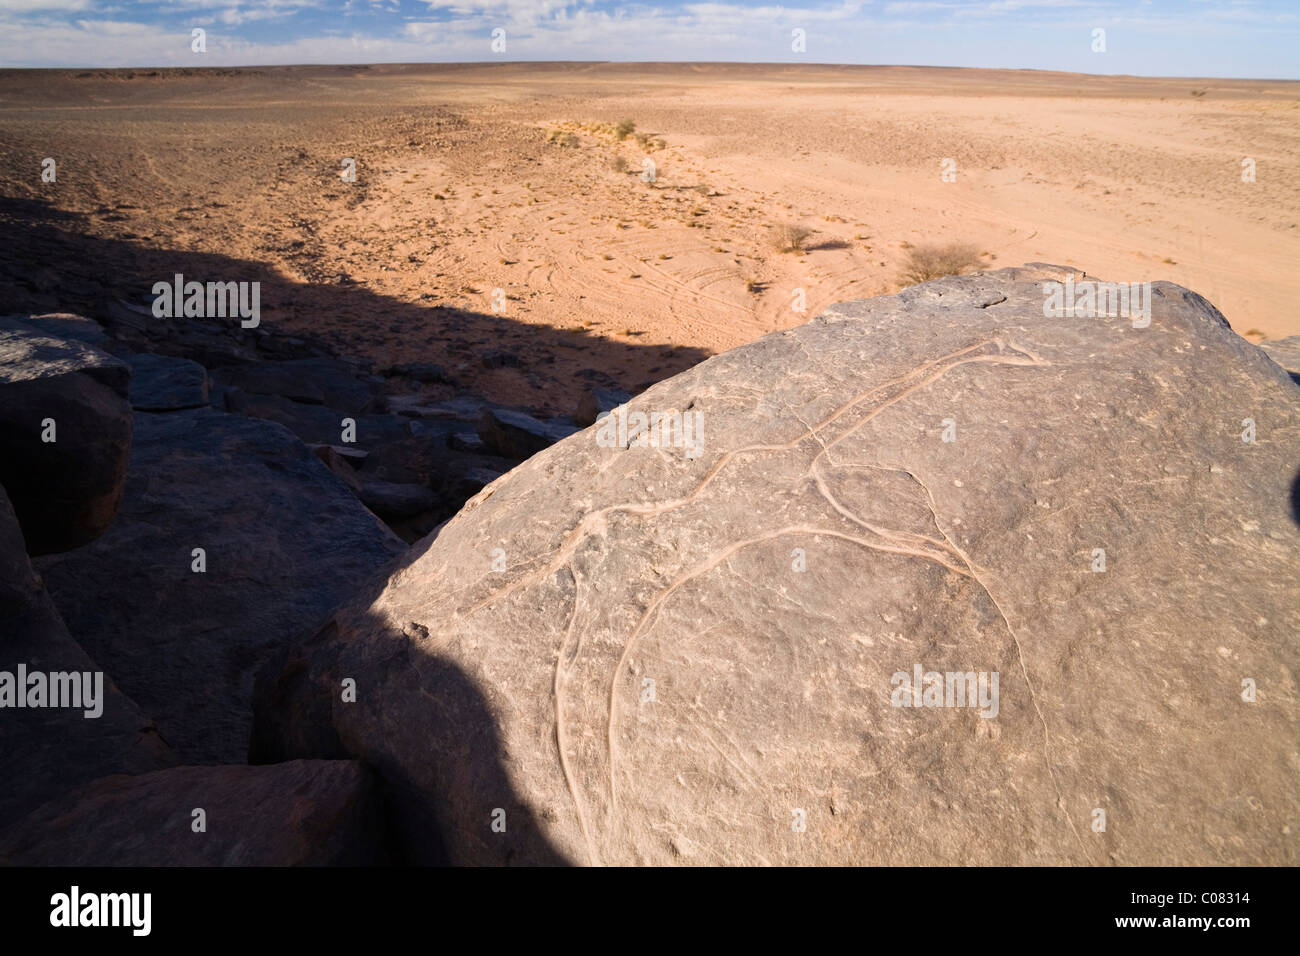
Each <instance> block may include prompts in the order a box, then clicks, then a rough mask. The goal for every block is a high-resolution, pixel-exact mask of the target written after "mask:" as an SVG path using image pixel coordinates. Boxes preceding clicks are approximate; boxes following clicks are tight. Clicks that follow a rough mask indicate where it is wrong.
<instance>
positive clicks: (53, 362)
mask: <svg viewBox="0 0 1300 956" xmlns="http://www.w3.org/2000/svg"><path fill="white" fill-rule="evenodd" d="M1297 119H1300V82H1297V81H1290V80H1228V79H1184V78H1140V77H1128V76H1101V75H1084V74H1073V73H1054V72H1045V71H1034V70H993V69H950V68H940V67H903V66H879V67H868V66H827V65H791V64H763V65H759V64H740V63H603V62H602V63H587V62H582V63H579V62H574V63H563V62H556V63H498V64H487V63H474V64H449V65H423V64H422V65H414V64H412V65H403V64H375V65H369V66H362V65H358V66H293V67H241V68H233V67H232V68H214V69H194V68H167V69H163V68H159V69H121V70H108V69H78V70H40V71H35V70H2V71H0V227H2V228H3V229H4V230H5V234H6V243H5V255H4V256H3V257H0V572H3V573H2V574H0V634H2V635H3V638H4V640H3V644H0V646H3V647H4V648H5V650H6V652H7V653H8V654H9V657H10V658H12V659H9V658H6V659H2V660H0V671H4V672H5V673H8V672H13V673H22V674H24V675H38V676H39V675H44V674H47V673H48V674H55V675H58V674H65V675H66V674H76V675H84V678H85V680H86V681H92V680H93V682H94V683H93V686H94V688H95V693H94V695H93V696H94V709H95V711H96V712H97V713H96V716H95V718H94V719H87V717H86V715H84V714H83V713H82V712H81V711H80V710H78V709H76V708H73V707H71V706H59V702H60V701H61V700H62V697H60V696H59V695H55V696H54V697H50V696H49V695H46V694H44V693H40V694H37V695H35V696H34V697H33V696H31V695H28V696H26V697H24V696H18V697H17V698H16V699H17V700H37V701H39V703H38V704H33V705H30V706H28V705H26V704H24V706H21V707H5V708H0V778H2V779H4V780H6V781H7V784H6V786H5V788H4V789H3V790H0V864H8V865H13V866H20V867H22V866H192V867H219V866H235V867H247V866H268V867H283V866H357V865H365V866H372V865H392V864H399V865H429V866H444V865H454V866H483V865H492V866H496V865H511V866H530V865H595V866H600V865H614V866H642V865H654V866H679V865H691V866H773V865H777V866H899V867H904V866H914V865H918V864H921V865H979V866H1054V867H1109V866H1178V867H1193V866H1291V865H1294V864H1295V863H1296V860H1297V847H1296V836H1295V834H1296V832H1297V825H1296V820H1297V814H1298V813H1300V804H1298V803H1297V793H1300V788H1297V786H1296V782H1297V770H1298V768H1300V764H1298V763H1297V758H1296V754H1295V733H1294V730H1295V722H1296V719H1297V702H1296V686H1295V680H1294V675H1295V673H1296V672H1297V670H1300V659H1298V654H1297V645H1296V642H1295V634H1296V633H1298V632H1300V598H1298V596H1297V592H1296V587H1295V582H1296V581H1297V580H1300V476H1297V473H1296V468H1297V461H1300V454H1297V453H1298V452H1300V423H1298V421H1297V417H1296V410H1297V402H1298V401H1300V384H1297V383H1298V382H1300V318H1297V314H1296V309H1295V305H1294V304H1295V302H1296V299H1297V294H1298V293H1300V288H1298V286H1300V277H1298V274H1297V272H1296V270H1295V269H1294V263H1295V262H1296V261H1297V259H1298V258H1300V228H1298V227H1297V222H1300V217H1298V211H1300V185H1297V183H1300V150H1297V146H1300V124H1298V123H1297ZM101 681H102V684H101V683H100V682H101ZM15 693H16V694H19V695H22V694H26V693H27V688H22V687H16V688H15ZM200 811H201V812H200ZM196 834H201V838H200V839H195V835H196Z"/></svg>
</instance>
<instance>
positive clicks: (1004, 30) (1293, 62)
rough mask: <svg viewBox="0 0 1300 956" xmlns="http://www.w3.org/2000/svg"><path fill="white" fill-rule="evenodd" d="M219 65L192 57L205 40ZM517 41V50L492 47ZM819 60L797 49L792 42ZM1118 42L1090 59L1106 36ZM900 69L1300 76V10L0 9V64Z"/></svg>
mask: <svg viewBox="0 0 1300 956" xmlns="http://www.w3.org/2000/svg"><path fill="white" fill-rule="evenodd" d="M196 27H198V28H202V29H203V30H205V31H206V42H207V50H206V52H205V53H195V52H193V51H192V50H191V43H190V36H191V31H192V30H193V29H194V28H196ZM496 28H501V29H504V30H505V44H506V48H505V51H504V52H501V53H494V52H493V50H492V48H491V43H492V31H493V30H494V29H496ZM796 29H800V30H803V31H804V32H805V35H806V51H805V52H795V51H793V50H792V31H794V30H796ZM1097 29H1101V30H1104V31H1105V44H1106V49H1105V52H1094V51H1093V49H1092V46H1093V31H1094V30H1097ZM494 59H505V60H728V61H762V62H795V61H803V62H816V63H905V64H919V65H928V66H980V67H1005V68H1015V69H1047V70H1071V71H1078V72H1084V73H1128V74H1135V75H1139V76H1212V77H1231V76H1236V77H1266V78H1286V79H1300V0H1109V2H1090V0H862V2H845V0H826V2H823V0H793V2H791V3H782V4H775V3H757V2H749V3H747V2H739V0H676V2H666V3H622V2H608V0H488V2H476V0H457V2H451V3H447V2H441V0H435V2H423V0H163V2H130V0H0V66H6V67H11V66H64V67H87V66H97V67H109V66H195V65H204V66H230V65H253V64H277V63H380V62H417V63H419V62H432V63H438V62H465V61H476V60H494Z"/></svg>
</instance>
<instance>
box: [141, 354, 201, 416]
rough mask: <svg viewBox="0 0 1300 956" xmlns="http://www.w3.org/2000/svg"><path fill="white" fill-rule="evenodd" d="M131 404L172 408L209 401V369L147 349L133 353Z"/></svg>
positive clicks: (149, 408) (151, 409)
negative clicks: (150, 351) (140, 352)
mask: <svg viewBox="0 0 1300 956" xmlns="http://www.w3.org/2000/svg"><path fill="white" fill-rule="evenodd" d="M127 363H128V364H129V365H130V366H131V407H132V408H134V409H136V411H142V412H171V411H177V410H178V409H182V408H201V407H202V406H204V405H207V404H208V373H207V370H206V369H205V368H204V367H203V366H202V365H200V364H199V363H198V362H191V361H190V360H189V359H180V358H170V357H168V356H166V355H150V354H148V353H144V354H140V355H132V356H131V357H130V358H128V359H127Z"/></svg>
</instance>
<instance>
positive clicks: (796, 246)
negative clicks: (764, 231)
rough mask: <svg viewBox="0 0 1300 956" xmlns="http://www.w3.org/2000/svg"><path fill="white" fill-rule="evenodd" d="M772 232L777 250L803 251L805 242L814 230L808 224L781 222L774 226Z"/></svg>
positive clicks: (774, 246)
mask: <svg viewBox="0 0 1300 956" xmlns="http://www.w3.org/2000/svg"><path fill="white" fill-rule="evenodd" d="M770 233H771V241H772V248H774V249H775V250H776V251H777V252H803V251H804V244H805V243H807V241H808V238H809V237H810V236H811V235H812V234H813V231H812V230H811V229H809V228H808V227H807V226H796V225H794V224H792V223H781V224H780V225H776V226H773V227H772V228H771V230H770Z"/></svg>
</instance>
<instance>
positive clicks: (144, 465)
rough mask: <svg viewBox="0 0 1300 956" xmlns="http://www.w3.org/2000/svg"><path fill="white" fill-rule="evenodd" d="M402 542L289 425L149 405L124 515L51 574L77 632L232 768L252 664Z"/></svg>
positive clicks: (179, 733)
mask: <svg viewBox="0 0 1300 956" xmlns="http://www.w3.org/2000/svg"><path fill="white" fill-rule="evenodd" d="M196 548H202V549H204V552H205V555H204V560H205V562H206V571H204V572H203V573H196V572H195V571H194V570H192V568H193V566H194V561H195V556H194V554H193V552H194V549H196ZM403 550H405V545H404V544H403V543H402V542H401V541H400V540H399V539H398V538H397V537H396V536H394V535H393V534H392V533H391V532H390V531H388V529H386V528H385V527H384V526H383V525H382V523H380V522H379V521H378V519H376V518H375V517H374V516H373V515H372V514H370V513H369V512H367V511H366V510H365V508H364V507H363V506H362V505H361V504H360V502H358V501H357V500H356V498H355V497H354V496H353V494H352V492H351V491H350V490H349V489H348V487H347V486H346V485H345V484H344V483H343V482H342V481H341V480H339V479H338V478H336V477H335V476H334V475H332V474H330V472H329V470H328V469H327V468H326V466H325V465H324V464H323V463H322V462H321V461H320V460H319V459H318V458H317V457H316V456H315V455H314V454H313V453H312V452H311V451H310V450H309V449H308V448H307V447H306V446H305V445H303V444H302V443H301V442H299V441H298V440H297V439H296V438H294V437H293V435H291V434H290V433H289V432H288V431H286V430H285V429H283V428H281V427H279V426H278V425H274V424H270V423H268V422H263V421H258V420H256V419H247V418H240V417H238V416H234V415H227V414H225V413H223V412H219V411H216V410H214V409H208V408H201V409H194V410H191V411H180V412H169V413H166V414H158V415H155V414H148V413H138V414H137V416H136V436H135V446H134V448H133V449H132V453H131V462H130V468H129V476H128V482H127V492H126V498H125V501H124V503H123V506H122V513H121V515H120V516H119V518H118V520H117V522H116V523H115V524H114V525H113V527H112V528H111V529H110V531H109V532H108V533H107V534H105V535H104V536H103V537H101V538H100V539H99V540H97V541H95V542H94V543H93V544H91V545H89V546H87V547H84V548H81V549H79V550H77V551H75V552H72V553H70V554H66V555H60V556H58V557H52V558H47V559H45V560H44V561H43V562H42V563H41V566H40V567H41V571H42V573H43V574H44V576H45V580H46V585H47V587H48V588H49V590H50V593H51V595H52V596H53V598H54V601H55V603H56V604H57V605H58V607H59V609H60V610H61V611H62V612H63V616H64V618H65V619H66V620H67V621H68V624H69V626H70V627H71V629H72V631H73V633H75V634H76V635H77V637H78V639H79V640H80V641H81V642H82V643H83V644H84V645H85V646H86V647H87V649H88V650H89V651H90V653H91V654H92V656H94V657H95V658H96V659H97V660H99V661H100V663H101V664H103V665H104V667H105V668H106V669H107V670H108V671H109V672H110V673H111V674H112V675H113V676H114V678H115V679H116V680H117V681H118V683H119V685H120V686H121V687H122V688H123V689H124V690H126V692H127V693H129V694H131V695H132V696H133V697H134V698H135V699H136V700H137V701H138V702H139V703H140V704H141V706H143V707H144V708H145V709H146V710H147V711H148V712H149V713H151V714H153V715H154V717H155V718H156V719H157V720H158V722H159V726H160V727H161V728H162V732H163V735H164V736H165V737H166V738H167V740H168V741H169V742H170V743H171V744H172V745H173V746H174V747H175V748H176V749H177V751H178V752H180V753H181V754H182V755H183V756H184V758H185V760H186V762H191V763H236V762H243V761H244V759H245V757H246V754H247V746H248V734H249V727H250V725H251V696H252V687H253V679H254V673H255V671H256V669H257V668H258V667H259V666H260V665H261V664H262V663H263V661H264V660H265V659H266V657H267V656H268V655H269V654H270V653H271V652H272V651H273V650H274V649H275V648H277V647H279V646H281V645H283V644H284V643H285V642H287V641H290V640H291V639H293V638H294V637H295V636H297V634H298V632H299V631H301V630H303V629H307V628H313V627H315V626H316V625H318V624H319V623H320V621H321V620H322V619H323V618H324V617H325V616H327V615H328V614H329V613H330V611H331V610H332V608H333V606H334V604H335V603H336V602H337V601H338V600H339V597H340V596H341V595H346V594H351V593H353V592H354V590H355V589H356V588H357V587H359V586H360V585H361V584H362V583H363V582H364V581H365V580H366V578H367V577H368V576H369V575H370V574H372V573H373V572H374V571H375V570H376V569H378V568H379V567H381V566H382V565H384V564H385V563H386V562H387V561H389V560H390V559H391V558H392V557H393V556H394V555H395V554H398V553H401V552H402V551H403Z"/></svg>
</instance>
